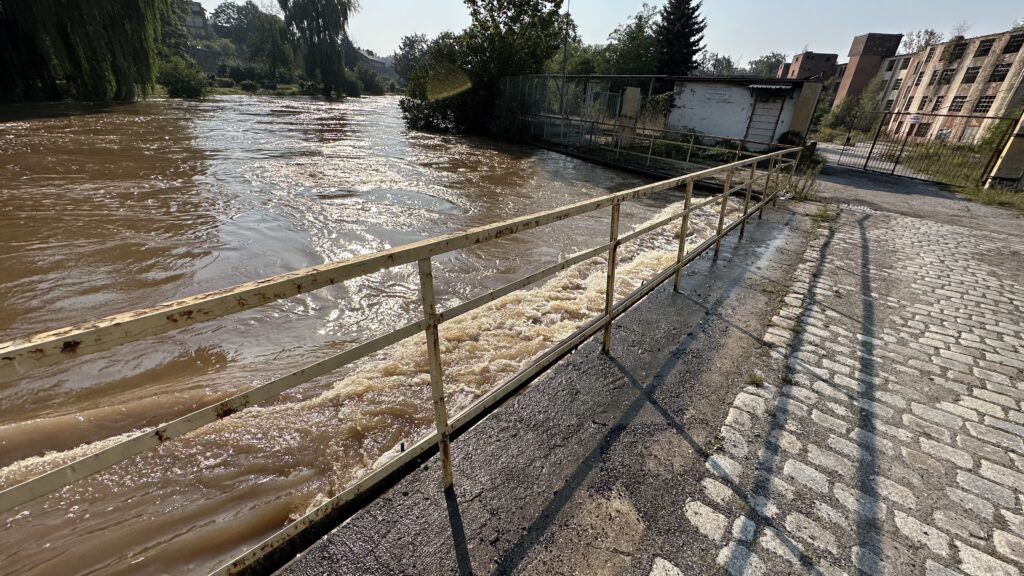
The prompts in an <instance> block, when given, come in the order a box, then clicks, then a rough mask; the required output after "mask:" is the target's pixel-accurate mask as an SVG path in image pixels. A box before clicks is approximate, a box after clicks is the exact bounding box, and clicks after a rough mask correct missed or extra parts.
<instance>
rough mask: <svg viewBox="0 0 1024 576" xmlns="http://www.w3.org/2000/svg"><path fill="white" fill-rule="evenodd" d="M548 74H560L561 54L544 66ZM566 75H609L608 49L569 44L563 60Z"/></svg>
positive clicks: (578, 43) (596, 45) (597, 46)
mask: <svg viewBox="0 0 1024 576" xmlns="http://www.w3.org/2000/svg"><path fill="white" fill-rule="evenodd" d="M544 71H545V72H547V73H548V74H561V73H562V54H561V53H558V54H555V55H554V56H553V57H552V58H551V59H550V60H548V62H547V64H546V65H545V66H544ZM565 72H566V74H611V73H612V69H611V65H610V64H609V62H608V49H607V47H606V46H604V45H600V44H584V43H582V42H579V41H576V42H570V43H569V44H568V55H567V57H566V58H565Z"/></svg>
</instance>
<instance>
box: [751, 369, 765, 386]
mask: <svg viewBox="0 0 1024 576" xmlns="http://www.w3.org/2000/svg"><path fill="white" fill-rule="evenodd" d="M747 384H750V385H751V386H763V385H764V376H762V375H760V374H758V373H757V372H754V373H753V374H751V375H750V378H747Z"/></svg>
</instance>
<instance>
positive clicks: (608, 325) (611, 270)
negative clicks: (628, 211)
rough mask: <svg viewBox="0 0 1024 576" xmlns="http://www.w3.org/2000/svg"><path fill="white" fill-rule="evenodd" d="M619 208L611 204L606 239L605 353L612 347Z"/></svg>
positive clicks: (602, 347)
mask: <svg viewBox="0 0 1024 576" xmlns="http://www.w3.org/2000/svg"><path fill="white" fill-rule="evenodd" d="M619 208H620V204H619V202H618V201H615V203H614V204H612V223H611V230H610V232H609V234H608V239H609V241H610V242H611V243H612V246H611V248H609V249H608V280H607V283H606V284H605V293H604V318H605V325H604V340H603V342H602V344H601V351H602V352H604V353H605V354H607V353H608V351H609V350H611V347H612V308H613V307H614V306H615V254H616V252H618V249H619Z"/></svg>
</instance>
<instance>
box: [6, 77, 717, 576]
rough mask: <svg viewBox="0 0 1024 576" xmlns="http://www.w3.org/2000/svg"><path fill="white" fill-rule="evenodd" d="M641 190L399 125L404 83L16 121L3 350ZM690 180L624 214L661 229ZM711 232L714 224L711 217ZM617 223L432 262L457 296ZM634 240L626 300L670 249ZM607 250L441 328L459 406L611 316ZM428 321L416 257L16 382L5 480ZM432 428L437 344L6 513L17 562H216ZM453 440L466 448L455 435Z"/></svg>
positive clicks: (10, 118) (406, 350)
mask: <svg viewBox="0 0 1024 576" xmlns="http://www.w3.org/2000/svg"><path fill="white" fill-rule="evenodd" d="M645 182H647V180H644V179H643V178H640V177H638V176H634V175H630V174H627V173H623V172H619V171H615V170H610V169H607V168H603V167H598V166H595V165H593V164H589V163H587V162H584V161H580V160H576V159H572V158H569V157H566V156H563V155H560V154H557V153H554V152H549V151H544V150H538V149H535V148H530V147H522V146H513V145H503V144H498V143H495V142H492V141H488V140H480V139H472V138H463V137H455V136H444V135H436V134H423V133H416V132H409V131H407V130H405V128H404V126H403V124H402V120H401V114H400V111H399V109H398V106H397V99H396V98H392V97H379V98H363V99H350V100H346V101H343V102H324V101H318V100H310V99H298V98H296V99H288V98H256V97H222V98H216V99H210V100H207V101H204V102H174V101H159V100H156V101H149V102H143V103H138V104H132V105H124V106H116V107H84V106H73V105H51V106H34V107H19V106H11V107H8V108H7V109H4V110H0V341H4V340H9V339H13V338H16V337H19V336H27V335H30V334H34V333H37V332H41V331H45V330H50V329H54V328H59V327H61V326H65V325H69V324H72V323H76V322H80V321H85V320H89V319H93V318H98V317H102V316H105V315H109V314H114V313H118V312H124V311H128V310H131V309H135V308H139V307H143V306H149V305H153V304H157V303H159V302H162V301H165V300H170V299H174V298H180V297H183V296H189V295H193V294H197V293H201V292H206V291H210V290H214V289H218V288H224V287H227V286H232V285H235V284H239V283H242V282H246V281H250V280H255V279H259V278H263V277H266V276H270V275H274V274H279V273H283V272H287V271H291V270H294V269H297V268H302V267H305V266H311V265H315V264H320V263H323V262H328V261H336V260H340V259H344V258H347V257H351V256H354V255H358V254H364V253H369V252H374V251H377V250H381V249H384V248H388V247H391V246H397V245H400V244H404V243H407V242H411V241H415V240H419V239H423V238H428V237H430V236H434V235H437V234H441V233H444V232H450V231H453V230H458V229H464V228H468V227H471V226H477V225H482V224H486V223H492V222H495V221H499V220H503V219H507V218H510V217H513V216H518V215H523V214H527V213H530V212H535V211H539V210H543V209H548V208H554V207H557V206H561V205H564V204H568V203H570V202H574V201H578V200H582V199H585V198H590V197H594V196H598V195H602V194H606V193H608V192H612V191H618V190H622V189H625V188H629V187H632V186H636V185H640V184H643V183H645ZM677 198H678V196H677V195H674V194H673V193H666V194H662V195H659V196H657V197H655V198H652V199H649V200H645V201H641V202H636V203H630V204H629V205H628V206H626V207H625V208H624V209H623V226H624V229H629V228H630V227H632V226H636V225H637V224H639V223H641V222H644V221H646V220H649V219H650V218H652V217H653V216H655V215H656V214H658V213H659V212H661V211H662V210H663V209H664V208H665V207H666V205H667V204H668V203H669V202H670V201H672V200H674V199H677ZM694 223H695V228H696V230H697V236H701V237H702V236H706V235H707V234H708V233H709V231H710V226H711V225H713V223H714V222H713V217H712V216H711V215H710V214H706V215H701V216H700V217H698V218H695V219H694ZM607 227H608V214H607V211H602V212H600V213H596V214H591V215H588V216H585V217H581V218H574V219H572V220H571V221H569V222H563V223H559V224H557V225H552V226H549V227H546V228H543V229H540V230H536V231H533V232H530V233H527V234H521V235H516V236H514V237H511V238H506V239H502V240H498V241H494V242H491V243H488V244H485V245H482V246H477V247H474V248H472V249H467V250H462V251H459V252H455V253H452V254H449V255H445V256H443V257H440V258H437V259H435V276H436V281H437V285H438V292H439V297H440V299H441V308H442V309H443V308H446V307H448V306H450V305H452V304H455V303H458V302H460V301H463V300H465V299H467V298H471V297H473V296H475V295H478V294H480V293H482V292H484V291H486V290H488V289H493V288H496V287H498V286H501V285H503V284H505V283H508V282H510V281H512V280H514V279H517V278H519V277H522V276H524V275H526V274H528V273H530V272H533V271H536V270H538V269H540V268H542V267H544V266H547V265H550V264H552V263H554V262H555V261H556V260H557V259H558V258H559V257H564V256H567V255H569V254H571V253H573V252H575V251H578V250H581V249H584V248H587V247H591V246H594V245H596V244H598V243H600V242H602V241H605V239H606V237H607ZM675 242H676V239H675V238H674V237H673V234H672V233H671V232H670V231H669V230H665V229H663V230H661V231H659V232H658V233H656V234H654V235H651V236H649V237H645V238H644V239H643V240H642V241H640V242H638V243H634V244H632V245H630V246H627V247H624V249H623V251H622V261H623V264H624V265H623V267H622V268H621V269H620V270H621V271H620V281H619V283H618V285H617V287H616V291H617V292H619V293H622V294H624V293H625V292H626V291H628V290H630V289H632V288H633V287H635V286H637V285H639V283H640V282H641V281H642V280H644V279H645V278H648V277H650V276H651V275H653V273H654V272H655V271H656V270H659V269H660V268H662V267H663V266H665V265H667V264H668V263H670V262H671V260H672V258H673V256H674V254H673V251H674V246H675ZM603 289H604V262H603V260H602V259H594V260H591V261H588V262H586V263H584V264H581V265H579V266H577V267H574V268H573V269H571V270H569V271H567V272H565V273H562V274H560V275H558V276H556V277H554V278H552V279H551V280H550V281H547V282H545V283H543V284H541V285H539V286H537V287H536V288H534V289H532V290H528V291H523V292H518V293H515V294H512V295H509V296H507V297H505V298H502V299H501V300H499V301H497V302H495V303H493V304H491V305H489V306H488V307H486V308H484V309H481V310H478V311H476V312H474V313H470V314H467V315H466V316H463V317H460V318H458V319H456V320H455V321H453V322H451V323H450V324H447V323H446V324H445V325H444V326H443V327H442V332H441V334H442V338H443V342H442V350H443V352H442V354H443V363H444V370H445V381H446V392H447V395H448V397H449V404H450V408H451V411H452V413H456V412H457V411H458V410H460V409H462V408H464V407H466V406H467V405H469V404H470V403H471V402H473V401H474V400H476V399H478V398H479V397H480V396H481V395H482V394H484V393H486V392H487V391H488V390H491V389H493V387H494V386H495V385H496V384H498V383H500V382H501V381H502V380H504V379H506V378H508V377H509V376H510V375H511V374H513V373H514V372H515V371H516V370H518V369H519V368H520V367H522V366H523V365H524V364H525V363H526V362H527V361H528V360H529V359H530V358H531V357H533V356H535V355H536V354H538V353H540V352H542V351H543V350H545V349H546V348H548V347H550V346H551V345H552V344H553V343H554V342H556V341H558V340H560V339H561V338H563V337H564V336H565V335H567V334H568V333H570V332H571V331H572V330H574V329H575V328H576V327H577V326H578V325H579V324H581V323H582V322H584V321H585V320H587V319H589V318H590V317H593V316H594V315H596V314H597V313H598V312H599V311H600V310H601V308H602V306H603V298H604V297H603ZM420 314H421V310H420V306H419V303H418V278H417V275H416V274H415V271H414V269H413V267H412V266H403V267H400V268H395V269H391V270H386V271H383V272H380V273H377V274H374V275H372V276H368V277H365V278H361V279H356V280H353V281H349V282H346V283H345V284H344V285H343V286H335V287H331V288H329V289H324V290H321V291H319V292H315V293H311V294H305V295H302V296H299V297H295V298H292V299H289V300H286V301H283V302H279V303H275V304H273V305H269V306H264V307H261V308H258V309H255V310H251V311H247V312H245V313H241V314H236V315H233V316H230V317H227V318H223V319H220V320H217V321H213V322H208V323H204V324H201V325H198V326H194V327H191V328H188V329H185V330H181V331H178V332H175V333H171V334H166V335H163V336H160V337H155V338H150V339H148V340H145V341H141V342H137V343H133V344H130V345H126V346H123V347H120V348H118V349H115V350H112V351H108V352H103V353H99V354H96V355H94V356H90V357H87V358H83V359H81V360H77V361H74V362H71V363H67V364H65V365H61V366H59V367H55V368H50V369H46V370H43V371H39V372H35V373H30V374H25V375H23V376H20V377H18V378H16V379H14V380H11V381H6V382H0V467H2V469H0V487H8V486H11V485H13V484H15V483H17V482H19V481H22V480H24V479H26V478H29V477H31V476H33V475H36V474H39V473H42V472H44V471H46V470H49V469H52V468H53V467H55V466H57V465H60V464H63V463H66V462H69V461H71V460H73V459H75V458H78V457H81V456H83V455H86V454H88V453H90V452H92V451H95V450H96V449H97V448H99V447H102V446H105V445H109V444H111V443H113V442H116V441H117V440H119V439H122V438H124V437H126V436H127V435H130V434H131V433H132V432H133V431H137V430H139V429H141V428H144V427H146V426H152V425H155V424H159V423H161V422H166V421H168V420H169V419H172V418H174V417H177V416H181V415H183V414H185V413H187V412H189V411H191V410H194V409H196V408H199V407H202V406H204V405H207V404H209V403H212V402H214V401H216V400H218V399H221V398H224V397H226V396H228V395H230V394H232V393H237V392H238V391H239V390H242V389H244V388H246V387H248V386H252V385H253V384H257V383H260V382H264V381H266V380H268V379H270V378H273V377H275V376H278V375H282V374H284V373H287V372H288V371H290V370H294V369H295V368H297V367H299V366H302V365H304V364H308V363H311V362H313V361H315V360H317V359H320V358H323V357H325V356H327V355H329V354H333V353H336V352H338V351H339V350H342V349H345V348H347V347H351V346H353V345H354V344H356V343H359V342H361V341H364V340H365V339H367V338H371V337H374V336H377V335H380V334H383V333H385V332H387V331H389V330H391V329H394V328H397V327H399V326H401V325H403V324H405V323H407V322H410V321H413V320H414V319H415V318H417V316H418V315H420ZM430 425H431V413H430V410H429V376H428V375H427V367H426V359H425V354H424V342H423V339H422V337H419V338H411V339H409V340H407V341H404V342H401V343H399V344H397V345H395V346H392V347H390V348H389V349H387V350H386V351H384V352H382V353H381V354H379V355H376V356H374V357H372V358H369V359H366V360H364V361H362V362H359V363H356V364H354V365H352V366H350V367H347V368H346V369H344V370H341V371H339V372H337V373H335V374H332V375H331V376H330V377H325V378H322V379H320V380H317V381H315V382H313V383H311V384H309V385H306V386H303V387H300V388H299V389H296V390H294V391H292V392H289V393H287V394H285V395H283V396H282V397H281V398H280V399H278V400H276V401H274V402H271V403H268V404H266V405H264V406H260V407H256V408H253V409H250V410H247V411H245V412H242V413H240V414H237V415H234V416H232V417H229V418H227V419H225V420H223V421H220V422H217V423H215V424H213V425H210V426H208V427H205V428H203V429H201V430H199V431H196V432H194V433H192V434H190V435H188V436H186V437H184V438H181V439H179V440H175V441H173V442H170V443H167V444H165V445H163V446H161V447H159V448H158V449H156V450H153V451H150V452H148V453H146V454H144V455H142V456H139V457H136V458H132V459H130V460H128V461H126V462H124V463H122V464H120V465H117V466H115V467H112V468H110V469H108V470H106V471H104V472H102V473H100V474H97V475H94V476H92V477H90V478H88V479H86V480H83V481H80V482H77V483H75V484H74V485H72V486H69V487H68V488H65V489H64V490H62V491H60V492H58V493H56V494H53V495H51V496H48V497H44V498H40V499H38V500H36V501H34V502H32V503H30V504H29V505H27V506H24V507H21V508H19V509H17V510H14V511H12V512H9V513H6V514H3V515H0V531H2V542H3V545H2V546H0V573H3V574H95V573H104V574H117V573H149V574H163V573H169V574H185V573H196V572H203V573H205V572H207V571H209V570H211V569H214V568H216V567H217V566H219V565H221V564H222V563H224V562H225V561H227V560H230V559H231V558H233V557H234V556H235V555H237V554H238V553H240V552H242V551H244V550H245V549H246V548H247V547H249V546H252V545H253V544H255V543H257V542H258V541H260V540H261V539H263V538H265V537H267V536H269V535H270V534H271V533H273V532H274V531H276V530H278V529H280V528H281V527H282V526H284V525H285V524H286V523H287V522H288V521H289V520H291V519H294V518H296V517H298V516H300V515H302V514H303V513H305V512H306V511H308V510H309V509H311V508H312V507H314V506H315V505H317V504H319V503H320V502H322V501H323V500H324V499H325V498H327V497H329V496H330V495H333V494H335V493H336V492H337V491H339V490H341V489H343V488H344V487H345V486H346V485H348V484H349V483H351V482H352V481H353V480H354V479H356V478H358V477H359V476H360V475H361V474H365V473H366V471H367V470H371V469H372V468H373V467H374V466H377V465H380V463H381V462H383V461H386V459H387V458H388V457H389V455H391V454H393V452H394V450H395V449H396V447H397V446H398V445H399V444H400V443H401V442H406V443H412V442H414V441H415V440H416V439H417V438H418V437H420V436H421V435H422V434H423V433H424V432H425V431H427V430H429V427H430ZM455 449H456V450H457V449H458V447H457V445H456V447H455Z"/></svg>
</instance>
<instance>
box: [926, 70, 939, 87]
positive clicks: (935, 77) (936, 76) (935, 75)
mask: <svg viewBox="0 0 1024 576" xmlns="http://www.w3.org/2000/svg"><path fill="white" fill-rule="evenodd" d="M938 79H939V71H938V70H932V77H931V78H929V79H928V85H929V86H931V85H932V84H935V81H936V80H938Z"/></svg>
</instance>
